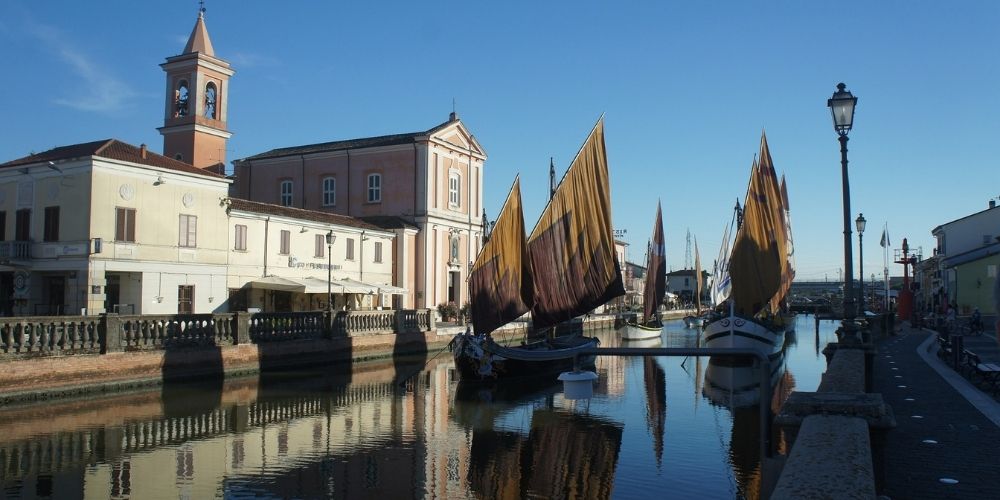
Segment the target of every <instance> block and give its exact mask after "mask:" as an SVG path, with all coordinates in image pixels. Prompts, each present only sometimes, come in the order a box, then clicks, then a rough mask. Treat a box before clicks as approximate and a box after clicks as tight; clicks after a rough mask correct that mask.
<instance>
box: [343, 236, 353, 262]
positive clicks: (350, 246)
mask: <svg viewBox="0 0 1000 500" xmlns="http://www.w3.org/2000/svg"><path fill="white" fill-rule="evenodd" d="M344 258H345V259H347V260H354V238H347V256H346V257H344Z"/></svg>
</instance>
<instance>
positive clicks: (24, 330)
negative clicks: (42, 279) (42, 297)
mask: <svg viewBox="0 0 1000 500" xmlns="http://www.w3.org/2000/svg"><path fill="white" fill-rule="evenodd" d="M100 323H101V318H100V317H98V316H30V317H20V318H0V355H5V354H6V355H53V354H97V353H99V352H101V338H100V330H99V326H100Z"/></svg>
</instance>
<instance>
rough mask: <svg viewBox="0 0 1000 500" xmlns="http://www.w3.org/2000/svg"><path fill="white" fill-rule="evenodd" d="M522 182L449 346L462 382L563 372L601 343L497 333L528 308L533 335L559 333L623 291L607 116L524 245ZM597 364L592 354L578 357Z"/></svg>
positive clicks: (473, 280) (481, 262) (482, 256)
mask: <svg viewBox="0 0 1000 500" xmlns="http://www.w3.org/2000/svg"><path fill="white" fill-rule="evenodd" d="M523 228H524V220H523V217H522V215H521V196H520V184H519V183H518V182H517V181H515V184H514V187H513V188H512V189H511V194H510V195H508V197H507V201H506V202H505V203H504V208H503V210H502V212H501V214H500V217H498V218H497V224H496V227H495V228H494V229H493V233H492V235H491V236H490V239H489V241H487V243H486V245H484V246H483V249H482V250H481V251H480V253H479V256H478V257H477V258H476V262H475V263H474V264H473V266H472V271H471V273H470V276H469V289H470V292H471V295H472V301H471V306H472V324H473V327H474V329H475V331H474V333H473V332H466V333H465V334H462V335H459V336H457V337H456V338H455V342H454V344H453V346H452V348H453V353H454V356H455V364H456V366H457V367H458V371H459V374H460V377H462V378H463V379H471V380H496V379H499V378H512V377H523V376H537V375H540V374H556V373H560V372H563V371H567V370H570V369H572V368H573V361H574V358H575V357H576V356H577V354H578V353H579V352H580V351H581V350H584V349H589V348H592V347H596V346H597V344H598V343H599V341H598V340H597V339H596V338H588V337H568V338H567V337H555V336H550V337H549V338H546V339H544V340H540V341H536V342H531V343H526V344H523V345H520V346H515V347H508V346H502V345H500V344H498V343H496V342H494V341H493V338H492V337H491V332H493V331H494V330H495V329H497V328H499V327H500V326H502V325H504V324H506V323H508V322H510V321H512V320H514V319H517V318H518V317H520V316H521V315H523V314H524V313H525V312H527V311H528V310H529V308H530V310H531V316H532V322H533V326H534V328H535V329H547V328H552V327H554V326H555V325H558V324H559V323H562V322H564V321H568V320H571V319H573V318H575V317H577V316H580V315H582V314H585V313H587V312H590V311H591V310H593V309H594V308H595V307H597V306H599V305H602V304H604V303H606V302H608V301H609V300H611V299H612V298H615V297H618V296H621V295H624V294H625V287H624V285H623V283H622V273H621V269H620V268H619V265H618V261H617V259H616V258H615V251H614V239H613V238H612V236H611V189H610V187H609V182H608V164H607V154H606V152H605V146H604V118H603V117H601V119H599V120H598V121H597V124H596V125H595V126H594V129H593V130H592V131H591V133H590V135H589V137H588V138H587V140H586V142H584V145H583V147H582V148H581V149H580V151H579V152H578V153H577V155H576V158H575V159H574V160H573V163H572V164H571V165H570V167H569V169H568V170H567V171H566V175H565V176H564V177H563V180H562V181H561V182H560V184H559V186H558V187H557V188H556V190H555V192H554V193H553V194H552V198H551V199H550V200H549V204H548V205H547V206H546V207H545V209H544V210H543V211H542V215H541V216H540V217H539V220H538V223H537V224H536V225H535V229H534V230H533V231H532V233H531V236H530V237H529V238H528V239H527V241H525V239H524V230H523ZM581 361H582V362H584V363H587V362H588V361H589V362H590V363H592V362H593V357H590V358H589V360H588V359H581Z"/></svg>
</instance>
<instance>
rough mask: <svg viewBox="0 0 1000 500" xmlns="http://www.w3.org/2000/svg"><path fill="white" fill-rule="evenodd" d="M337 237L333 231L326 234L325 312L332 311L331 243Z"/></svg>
mask: <svg viewBox="0 0 1000 500" xmlns="http://www.w3.org/2000/svg"><path fill="white" fill-rule="evenodd" d="M334 241H337V237H336V236H334V235H333V229H331V230H330V232H328V233H326V262H327V264H326V310H327V311H332V310H333V242H334Z"/></svg>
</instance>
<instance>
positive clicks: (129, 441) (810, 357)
mask: <svg viewBox="0 0 1000 500" xmlns="http://www.w3.org/2000/svg"><path fill="white" fill-rule="evenodd" d="M835 328H836V325H835V324H834V323H833V322H828V321H823V322H820V323H818V326H817V323H816V322H815V321H814V319H813V317H812V316H807V315H799V316H798V317H797V320H796V333H795V334H794V335H789V336H788V339H787V341H786V348H785V351H784V356H782V357H781V358H780V361H781V362H779V363H777V368H776V369H775V370H774V371H773V373H772V377H771V380H772V383H773V384H774V388H773V392H774V398H773V399H772V400H771V401H770V402H769V403H768V404H769V406H770V407H772V408H775V409H776V408H778V407H779V406H780V404H781V401H782V400H783V398H784V397H786V396H787V394H789V393H790V392H791V391H793V390H804V391H813V390H815V389H816V387H817V386H818V385H819V380H820V375H821V373H822V372H823V370H824V368H825V360H824V358H823V355H822V353H821V352H820V351H821V350H822V348H823V346H825V345H826V344H827V343H828V342H830V341H833V340H834V337H835V335H834V330H835ZM594 335H596V336H598V337H599V338H600V339H601V342H602V346H605V347H609V346H620V345H628V346H635V345H637V344H635V343H626V341H621V340H619V338H618V333H617V332H615V331H614V330H606V331H598V332H596V333H594ZM638 345H649V346H662V347H694V346H697V345H698V330H694V329H688V328H685V327H684V325H683V323H682V322H681V321H679V320H678V321H671V322H668V324H667V325H666V326H665V328H664V331H663V335H662V337H661V339H660V340H659V341H653V342H646V343H645V344H638ZM597 368H598V374H599V376H600V378H599V380H598V383H597V385H596V387H595V392H594V396H593V397H592V398H591V399H589V400H576V401H573V400H567V399H565V398H564V397H563V393H562V387H561V386H560V385H554V384H541V385H539V384H517V385H516V386H515V387H504V388H501V389H484V388H481V387H476V386H468V385H466V384H461V383H459V382H456V381H455V379H454V377H455V371H454V365H453V362H452V361H451V356H450V353H448V352H446V351H445V352H441V353H438V352H430V353H428V355H427V356H425V357H422V358H419V359H413V360H395V361H385V362H372V363H365V364H360V365H355V366H354V367H353V368H350V369H347V370H339V371H338V370H318V369H312V370H295V371H288V372H281V373H268V374H265V375H262V376H260V377H247V378H243V379H237V380H231V381H227V382H225V383H222V382H209V383H203V384H193V383H186V384H172V385H168V386H165V387H162V388H157V389H155V390H146V391H137V392H134V393H128V394H115V395H109V396H102V397H87V398H84V399H80V400H72V401H58V402H50V403H45V404H37V405H30V406H16V407H7V408H0V484H2V487H3V493H4V495H5V496H6V497H14V498H60V499H63V498H67V499H71V498H141V499H150V498H217V497H223V498H382V499H390V498H392V499H396V498H528V497H534V498H587V499H591V498H638V497H647V496H650V495H655V496H657V497H670V498H757V497H758V494H759V487H760V481H761V473H760V448H759V442H760V441H759V439H760V435H759V424H760V420H759V413H758V406H757V404H758V403H759V400H760V392H759V391H760V387H759V384H758V381H759V377H758V375H759V372H757V373H754V370H753V368H752V367H743V366H732V365H731V364H720V363H716V362H714V361H712V360H710V359H709V358H682V357H660V358H642V357H631V358H627V357H611V356H602V357H599V358H598V360H597ZM773 446H774V448H775V449H777V450H781V449H782V448H783V447H784V446H785V444H784V443H783V442H782V441H781V439H780V437H776V438H775V439H774V445H773Z"/></svg>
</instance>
